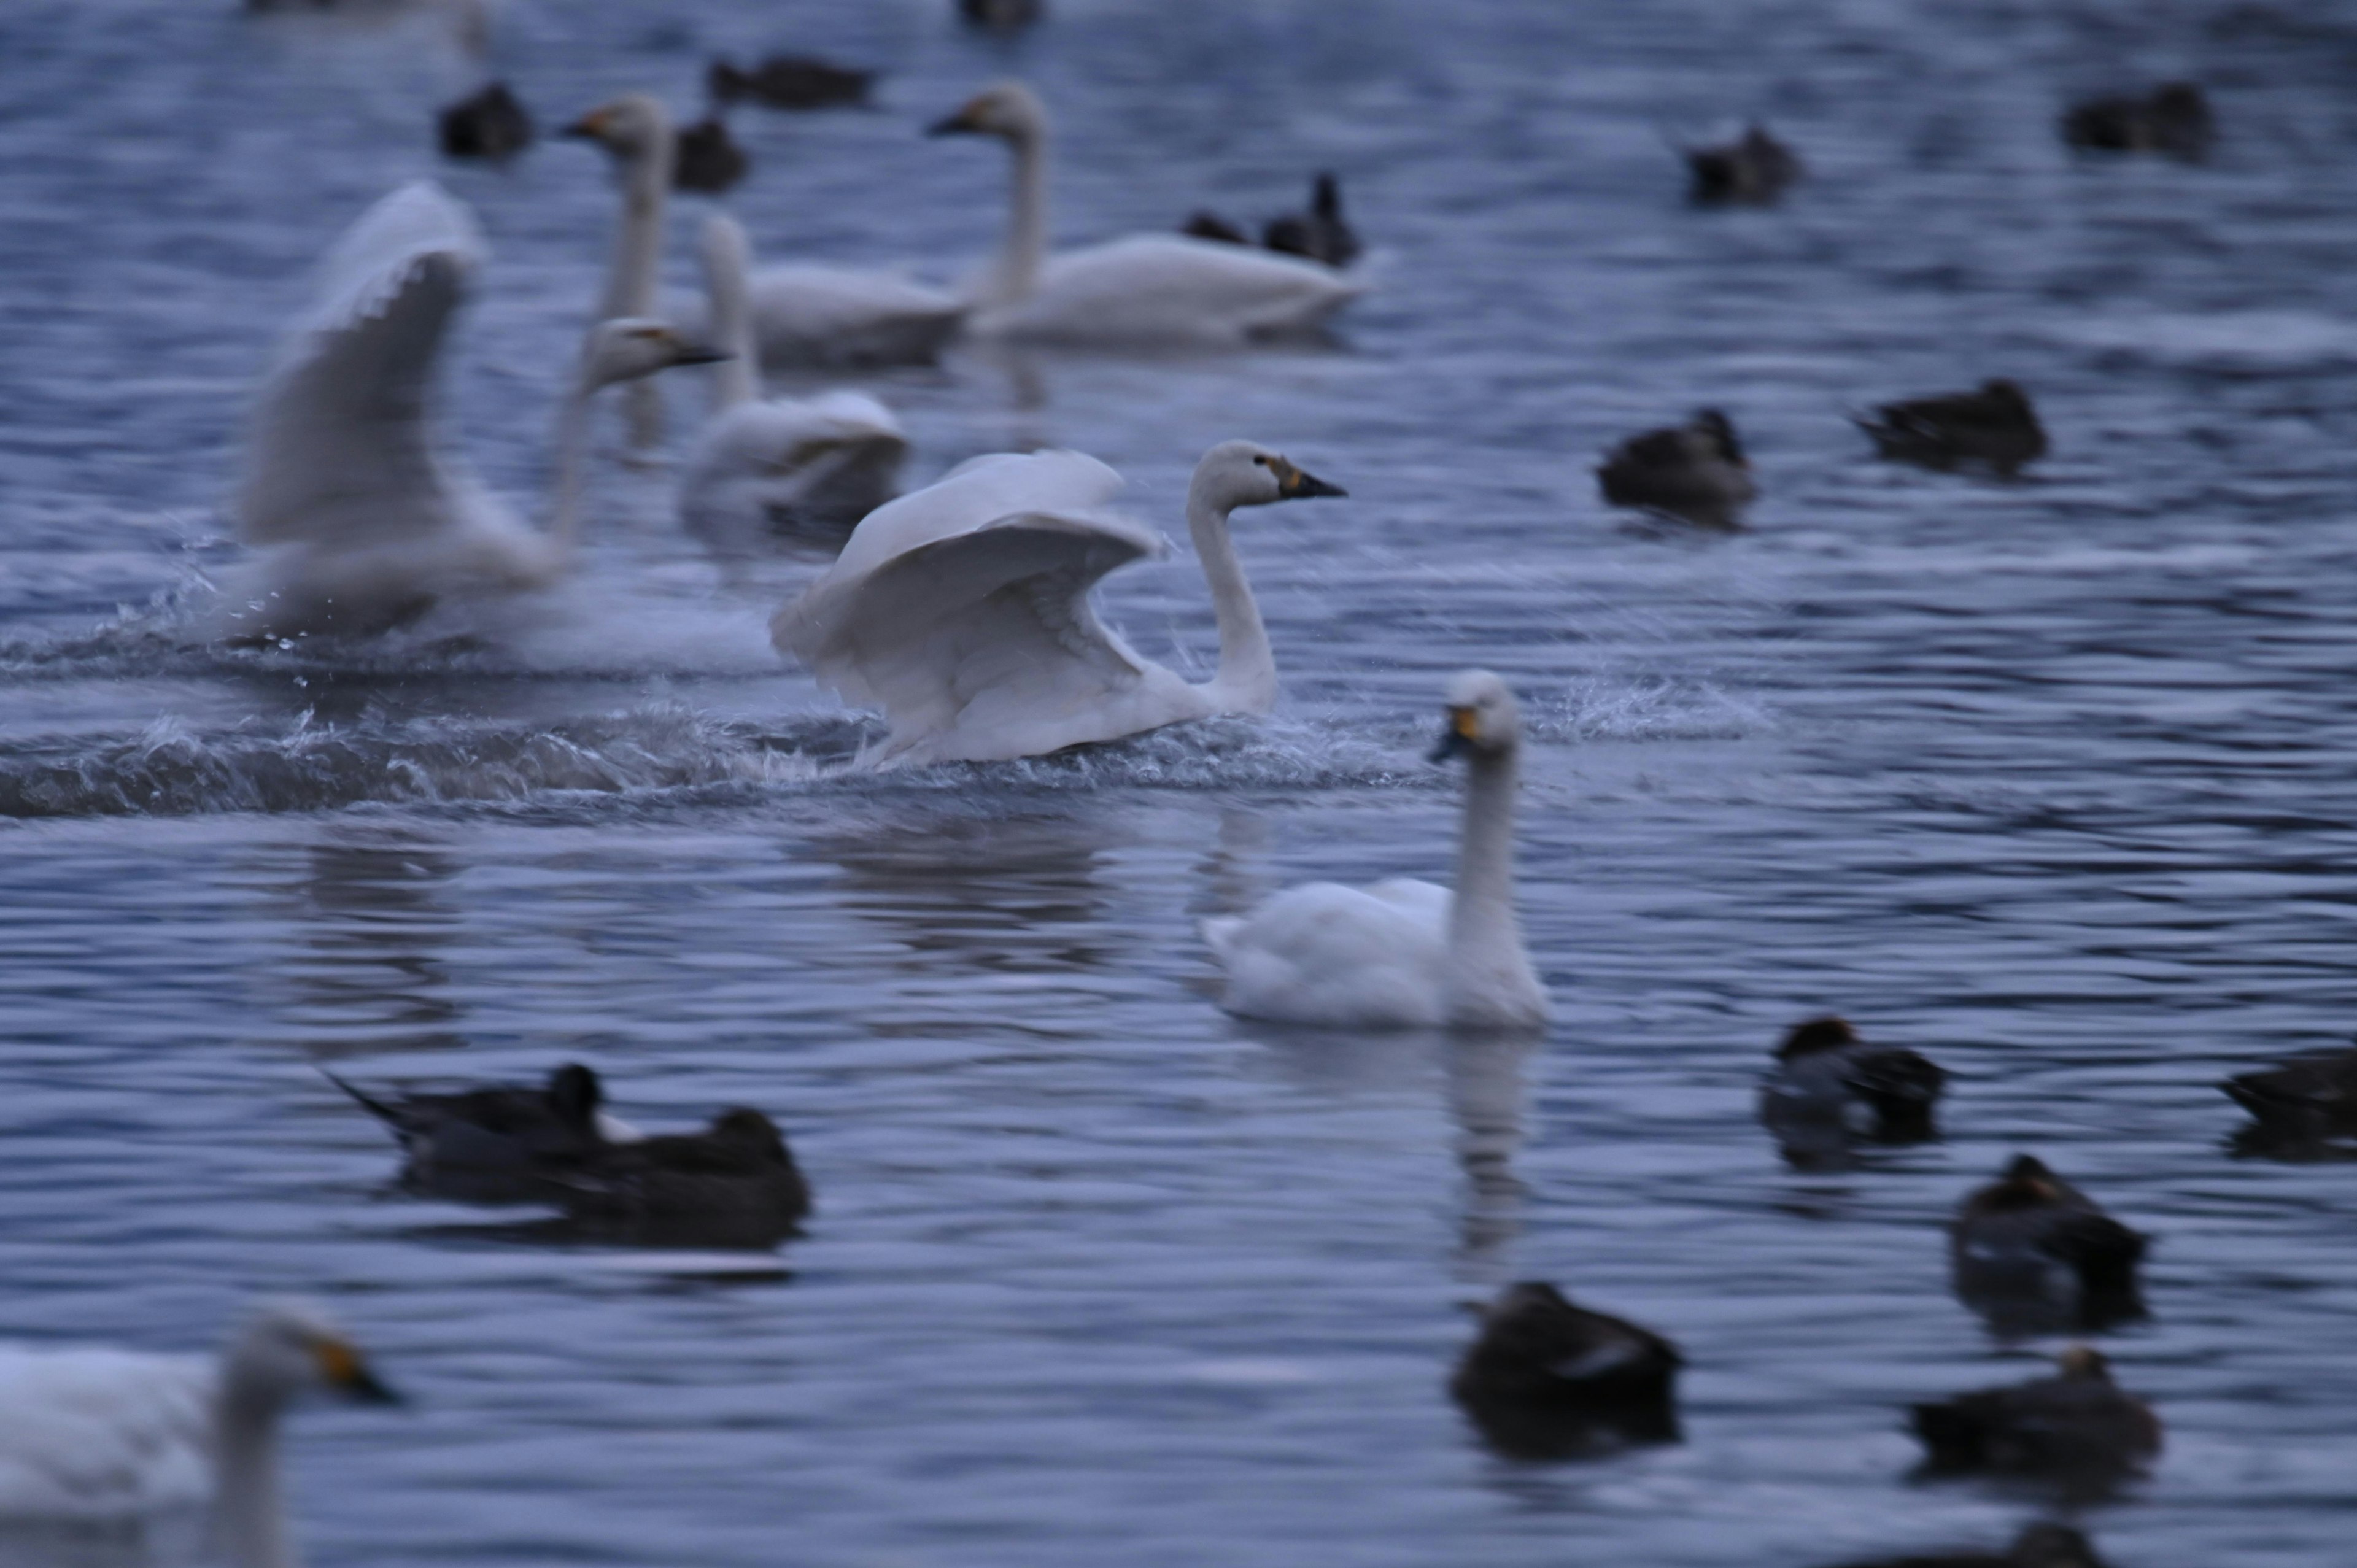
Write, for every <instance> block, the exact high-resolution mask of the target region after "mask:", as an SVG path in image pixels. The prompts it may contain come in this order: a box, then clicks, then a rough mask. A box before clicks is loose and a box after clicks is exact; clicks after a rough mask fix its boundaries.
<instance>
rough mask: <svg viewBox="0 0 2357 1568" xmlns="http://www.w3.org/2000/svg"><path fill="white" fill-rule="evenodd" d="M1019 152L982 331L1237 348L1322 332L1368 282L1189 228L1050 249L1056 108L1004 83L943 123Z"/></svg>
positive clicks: (983, 305)
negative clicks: (1198, 235)
mask: <svg viewBox="0 0 2357 1568" xmlns="http://www.w3.org/2000/svg"><path fill="white" fill-rule="evenodd" d="M928 134H931V135H936V136H947V135H961V134H963V135H983V136H996V137H997V138H998V139H999V140H1001V141H1003V142H1005V143H1006V145H1007V147H1008V149H1009V150H1010V151H1011V152H1012V153H1013V154H1014V156H1015V173H1014V179H1015V184H1014V195H1013V201H1012V206H1011V209H1010V210H1009V212H1008V215H1007V226H1006V242H1004V244H1003V245H1002V246H1001V247H1000V249H999V253H998V258H997V261H996V263H994V264H993V266H992V267H991V269H990V271H989V273H988V274H987V275H986V277H985V280H984V282H983V284H982V286H981V288H980V290H979V291H978V293H977V295H976V296H975V301H974V305H975V314H974V330H975V331H977V332H981V333H988V334H997V335H1001V336H1006V337H1017V338H1035V339H1040V340H1046V341H1054V342H1067V343H1173V342H1176V343H1188V342H1193V343H1202V344H1211V345H1219V344H1236V343H1241V342H1243V341H1245V340H1247V339H1250V338H1261V337H1267V336H1270V335H1273V334H1282V333H1286V332H1298V331H1302V330H1305V329H1307V328H1312V327H1316V326H1317V325H1318V323H1320V322H1322V321H1324V320H1325V319H1326V317H1329V316H1331V315H1332V314H1333V313H1334V312H1335V311H1337V310H1339V309H1340V308H1341V307H1342V306H1345V305H1347V304H1349V303H1350V302H1351V300H1353V299H1355V298H1357V297H1358V296H1359V295H1361V294H1363V293H1364V292H1366V287H1367V285H1366V284H1365V282H1364V281H1363V280H1362V279H1357V278H1351V277H1346V276H1345V275H1343V274H1340V273H1339V272H1337V271H1335V270H1334V269H1333V268H1332V267H1329V266H1327V265H1324V264H1323V263H1318V262H1313V261H1307V260H1304V259H1302V258H1299V257H1296V256H1281V255H1275V254H1271V253H1270V252H1265V251H1254V250H1247V249H1243V248H1241V247H1238V246H1235V245H1228V244H1222V243H1219V242H1216V241H1211V240H1199V239H1195V238H1193V237H1191V236H1189V235H1184V234H1134V235H1132V236H1130V237H1129V238H1128V239H1125V240H1115V241H1113V242H1110V243H1108V244H1103V245H1090V246H1087V247H1085V248H1083V249H1082V250H1077V251H1067V252H1064V253H1063V254H1061V255H1059V256H1050V255H1049V254H1048V112H1047V110H1046V109H1045V108H1044V107H1043V106H1042V105H1041V104H1040V102H1039V98H1038V97H1037V96H1036V95H1035V94H1034V93H1033V92H1032V91H1031V90H1030V89H1029V88H1028V87H1025V86H1024V85H1023V84H1022V83H1021V82H1017V81H1003V82H1000V83H998V84H997V85H996V86H995V87H991V88H988V89H986V90H985V91H983V92H981V93H979V94H978V95H976V96H975V97H974V99H973V100H972V101H971V102H968V103H967V104H966V105H965V107H964V108H963V109H960V110H959V111H958V112H957V113H954V114H952V115H951V116H950V117H949V118H947V119H945V120H943V121H942V122H940V123H939V124H936V125H934V126H933V127H932V128H931V131H930V132H929V133H928Z"/></svg>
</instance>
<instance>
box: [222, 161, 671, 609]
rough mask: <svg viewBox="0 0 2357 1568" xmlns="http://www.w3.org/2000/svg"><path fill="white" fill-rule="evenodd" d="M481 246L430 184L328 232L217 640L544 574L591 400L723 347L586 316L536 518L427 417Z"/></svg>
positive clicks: (272, 404) (557, 552)
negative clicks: (441, 437)
mask: <svg viewBox="0 0 2357 1568" xmlns="http://www.w3.org/2000/svg"><path fill="white" fill-rule="evenodd" d="M483 255H484V252H483V248H482V242H481V239H480V236H479V233H478V231H477V230H476V228H475V224H474V220H473V218H472V216H471V215H470V214H469V213H468V211H467V209H465V208H464V207H462V206H461V205H460V204H459V203H457V202H456V201H454V200H452V199H450V197H449V196H447V194H445V193H444V192H443V191H442V190H441V189H440V188H439V187H436V186H435V185H433V184H431V183H430V182H423V183H419V184H416V185H412V186H408V187H405V188H403V189H401V190H398V191H395V192H394V193H393V194H392V195H391V196H388V197H386V198H385V199H382V201H380V202H378V203H377V204H376V205H375V206H373V207H371V209H369V210H368V211H367V212H366V213H364V214H362V215H361V218H360V219H359V220H357V221H356V222H355V223H354V224H353V225H352V227H351V228H350V230H349V231H346V233H345V234H344V236H343V238H342V239H341V240H339V242H337V244H336V247H335V249H334V250H333V251H332V252H330V253H329V256H328V263H327V266H326V269H325V278H324V282H323V284H322V285H321V288H320V292H319V295H318V298H317V302H316V303H315V304H314V305H313V306H312V307H311V309H310V310H309V311H308V312H307V314H306V315H305V316H304V317H302V319H301V321H300V322H299V323H298V325H297V326H296V329H295V330H294V332H293V333H292V334H290V337H289V341H288V344H287V347H286V349H285V351H284V352H283V353H282V355H281V357H280V360H279V363H278V366H277V368H276V369H275V370H274V371H272V372H271V373H270V375H269V377H268V379H267V380H266V381H264V385H263V389H262V392H261V395H260V397H259V398H258V399H257V400H256V403H255V407H254V410H253V415H252V419H251V423H250V425H249V429H248V434H247V436H246V440H245V444H244V452H243V468H244V472H243V475H242V479H241V481H240V484H239V488H238V491H237V495H236V498H235V499H234V501H233V503H232V506H233V510H234V513H235V516H236V519H237V527H238V535H239V537H240V539H242V541H243V542H245V543H246V544H247V545H248V546H250V547H252V548H253V550H254V551H255V552H256V553H257V554H256V556H255V558H254V559H253V561H252V562H250V563H248V564H246V565H245V566H243V567H241V568H240V569H239V570H238V572H237V574H236V575H235V576H234V578H233V579H232V581H231V583H230V585H228V591H227V592H226V593H225V594H224V595H223V607H222V609H221V613H220V621H221V625H220V627H219V628H218V629H219V631H220V633H221V636H222V637H223V638H224V639H227V640H229V641H231V642H239V643H253V642H269V641H279V640H286V639H294V638H296V637H310V636H318V635H337V636H370V635H374V634H376V633H380V632H382V631H386V630H390V629H392V628H395V627H398V626H402V625H404V624H406V623H407V622H409V621H412V620H414V619H415V618H417V617H418V616H420V615H422V614H423V613H425V611H426V610H427V609H430V608H432V607H434V606H435V605H436V604H437V603H440V602H442V601H445V600H447V599H452V598H459V597H469V596H500V595H507V594H514V593H521V592H524V591H528V590H532V589H537V588H544V587H547V586H548V585H551V584H553V583H554V582H555V581H556V580H557V579H559V578H560V577H562V576H563V575H565V572H566V570H567V569H568V568H569V567H570V565H571V562H572V557H573V552H574V549H575V543H576V536H577V534H578V532H579V527H580V499H581V489H582V483H583V478H582V471H583V468H584V467H585V465H586V459H587V422H588V413H589V407H590V403H591V401H592V400H593V399H594V398H595V397H596V396H597V392H599V391H600V390H601V389H603V388H605V387H608V386H612V385H615V384H617V383H619V382H623V381H634V380H638V379H640V378H643V377H648V376H651V375H653V374H655V373H656V372H658V371H662V370H666V369H669V368H671V367H673V366H676V365H692V364H705V363H708V362H709V361H711V360H713V359H715V358H716V354H715V353H714V351H713V350H711V349H706V348H705V347H704V346H703V345H702V344H700V343H697V342H695V341H694V339H692V338H688V337H687V336H686V335H685V334H683V333H682V332H680V331H679V330H678V329H677V328H673V327H672V326H671V325H670V324H669V323H666V322H662V321H659V320H653V319H649V318H639V317H621V318H619V319H616V320H611V321H605V322H600V323H599V324H598V325H597V327H595V328H592V329H591V331H590V332H589V334H588V337H587V341H586V342H585V343H584V345H583V348H582V352H581V358H580V361H579V365H578V368H577V370H576V372H575V374H574V376H573V378H572V386H571V388H570V390H569V391H568V392H566V394H565V400H564V403H563V405H562V409H561V413H560V418H559V427H558V435H557V443H556V446H557V452H556V467H557V480H556V495H555V502H554V510H553V514H552V516H551V520H550V522H549V525H548V526H547V528H546V529H544V530H542V529H534V528H533V527H531V526H530V525H529V524H527V523H525V522H523V521H521V520H520V519H518V518H517V517H516V516H515V515H514V514H513V513H511V512H510V511H509V510H507V509H505V508H504V507H501V506H500V505H499V504H498V503H497V502H496V501H494V500H493V499H491V497H490V494H489V493H488V492H487V491H486V490H485V489H483V487H482V485H481V484H480V482H479V481H478V480H477V479H476V478H474V476H473V475H472V473H471V472H470V471H469V470H468V468H467V467H466V465H465V464H464V463H463V462H462V461H460V460H459V458H458V456H457V454H456V453H453V452H450V451H447V450H445V449H441V448H440V446H439V444H438V443H437V442H436V440H435V439H434V431H433V426H432V421H431V420H430V419H429V418H428V414H429V412H430V408H431V404H432V401H433V393H434V390H435V389H434V381H435V371H436V367H437V365H438V363H439V360H440V357H441V353H442V349H443V345H444V342H445V340H446V339H447V337H448V335H449V326H450V321H451V319H452V317H455V316H456V315H457V311H458V308H459V306H462V305H463V304H464V303H465V302H466V300H467V298H468V295H469V293H470V292H471V288H472V284H473V278H474V274H475V273H476V271H477V270H478V269H479V267H480V265H481V264H482V261H483Z"/></svg>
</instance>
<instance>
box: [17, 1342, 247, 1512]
mask: <svg viewBox="0 0 2357 1568" xmlns="http://www.w3.org/2000/svg"><path fill="white" fill-rule="evenodd" d="M215 1386H216V1373H215V1371H214V1368H213V1364H212V1362H211V1361H210V1360H209V1359H202V1358H198V1357H184V1356H155V1355H145V1354H141V1353H139V1352H136V1351H130V1350H110V1349H95V1348H70V1349H60V1348H49V1347H45V1346H29V1345H0V1518H15V1519H84V1520H93V1519H111V1518H124V1517H129V1516H132V1515H137V1514H147V1513H156V1512H161V1511H164V1510H166V1509H179V1508H189V1507H195V1506H198V1505H201V1504H202V1503H204V1502H205V1501H206V1500H207V1499H208V1498H210V1496H211V1495H212V1455H211V1442H212V1435H211V1434H212V1403H213V1391H214V1389H215Z"/></svg>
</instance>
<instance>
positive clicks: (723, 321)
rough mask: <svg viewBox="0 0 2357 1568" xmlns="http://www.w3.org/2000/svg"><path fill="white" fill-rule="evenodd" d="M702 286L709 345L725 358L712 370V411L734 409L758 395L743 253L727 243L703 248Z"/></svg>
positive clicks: (751, 322) (751, 313)
mask: <svg viewBox="0 0 2357 1568" xmlns="http://www.w3.org/2000/svg"><path fill="white" fill-rule="evenodd" d="M704 263H705V274H704V287H705V295H706V296H707V297H708V298H709V299H710V301H711V317H712V319H711V322H710V326H711V330H712V346H713V347H714V348H716V349H719V350H720V351H721V352H722V353H724V354H726V355H727V356H728V357H727V358H726V359H725V360H721V361H720V362H719V363H718V364H716V365H715V366H713V367H712V406H713V409H714V411H715V412H725V411H726V410H728V409H732V408H737V407H738V406H740V405H742V404H745V403H751V402H752V401H753V400H754V399H755V398H756V397H759V395H760V387H759V384H758V382H757V381H756V380H755V377H754V371H753V366H754V359H753V356H754V352H755V349H754V345H753V310H752V305H751V303H750V301H749V299H748V294H747V285H746V282H745V257H744V253H743V252H741V251H740V250H739V249H738V248H737V246H736V245H735V244H734V243H730V242H719V243H716V244H712V245H708V246H706V247H705V257H704Z"/></svg>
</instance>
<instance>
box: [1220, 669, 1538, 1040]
mask: <svg viewBox="0 0 2357 1568" xmlns="http://www.w3.org/2000/svg"><path fill="white" fill-rule="evenodd" d="M1522 735H1523V729H1522V714H1521V710H1520V709H1519V708H1518V707H1517V706H1516V704H1515V703H1514V694H1513V693H1512V691H1510V690H1509V689H1508V688H1507V686H1506V683H1505V682H1503V681H1502V680H1501V679H1499V678H1498V677H1497V676H1496V675H1493V674H1491V672H1490V671H1487V670H1468V671H1463V672H1462V673H1460V674H1458V675H1457V676H1456V677H1455V678H1454V679H1452V680H1451V681H1450V682H1448V733H1447V734H1446V735H1445V736H1442V738H1441V742H1440V746H1439V747H1438V748H1437V750H1435V751H1434V753H1433V760H1435V761H1439V760H1441V759H1442V758H1444V757H1450V756H1454V755H1455V754H1457V753H1458V752H1463V753H1464V754H1465V755H1466V758H1467V762H1468V765H1469V767H1468V773H1467V779H1466V789H1465V814H1464V826H1463V828H1462V830H1461V832H1460V835H1459V839H1458V852H1457V891H1456V893H1455V894H1454V895H1451V894H1450V892H1449V890H1448V888H1446V887H1440V886H1435V885H1434V884H1432V883H1429V882H1418V881H1415V880H1412V879H1409V878H1405V877H1397V878H1394V879H1393V880H1391V881H1387V882H1378V883H1375V884H1373V885H1372V886H1367V887H1346V886H1342V885H1341V884H1340V883H1336V882H1310V883H1305V884H1303V885H1302V886H1298V887H1288V888H1286V890H1285V891H1284V892H1282V893H1279V894H1277V895H1276V896H1275V897H1273V898H1271V899H1269V900H1268V901H1267V902H1265V903H1264V904H1262V905H1261V906H1260V908H1256V909H1254V911H1252V913H1250V914H1249V915H1242V916H1229V917H1225V918H1218V919H1211V920H1206V921H1204V922H1203V940H1205V941H1207V942H1209V943H1210V944H1211V952H1212V955H1213V956H1214V957H1215V958H1217V959H1218V960H1219V961H1220V963H1221V966H1222V968H1224V969H1225V970H1226V971H1227V976H1228V986H1227V995H1226V997H1225V998H1224V999H1223V1000H1222V1004H1221V1005H1222V1006H1223V1007H1225V1008H1226V1009H1227V1010H1228V1011H1229V1012H1231V1013H1235V1014H1240V1015H1243V1016H1244V1017H1248V1018H1270V1019H1275V1020H1276V1021H1278V1022H1280V1023H1289V1024H1323V1025H1331V1026H1338V1027H1351V1028H1369V1029H1375V1028H1419V1027H1430V1026H1436V1025H1448V1026H1456V1027H1459V1028H1532V1027H1535V1026H1539V1025H1541V1024H1544V1023H1545V1022H1546V1020H1547V1015H1548V1006H1547V997H1546V993H1545V992H1544V990H1542V989H1541V988H1540V985H1539V982H1538V977H1537V975H1536V974H1534V973H1533V972H1532V970H1531V961H1530V955H1529V954H1528V953H1527V952H1525V951H1524V950H1523V932H1522V926H1521V923H1520V921H1519V920H1518V919H1517V918H1516V917H1515V914H1514V865H1513V854H1514V843H1513V835H1514V788H1515V777H1514V776H1515V770H1516V763H1517V761H1518V758H1519V755H1520V752H1521V749H1522Z"/></svg>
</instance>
